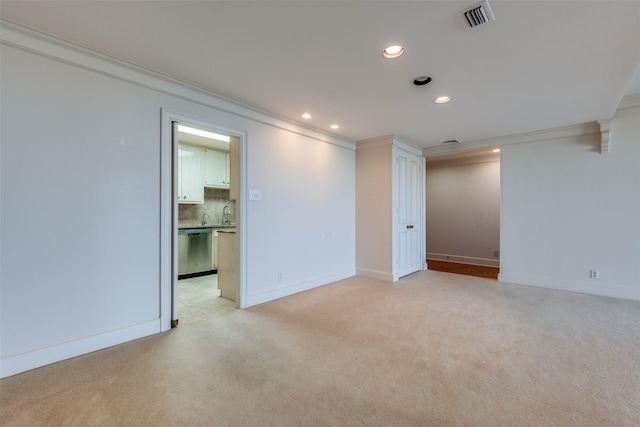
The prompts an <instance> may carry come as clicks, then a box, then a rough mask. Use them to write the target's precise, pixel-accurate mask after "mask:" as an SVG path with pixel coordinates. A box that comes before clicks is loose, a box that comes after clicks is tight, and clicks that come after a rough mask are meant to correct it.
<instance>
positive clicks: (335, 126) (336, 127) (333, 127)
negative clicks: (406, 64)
mask: <svg viewBox="0 0 640 427" xmlns="http://www.w3.org/2000/svg"><path fill="white" fill-rule="evenodd" d="M339 128H340V126H338V125H331V129H339Z"/></svg>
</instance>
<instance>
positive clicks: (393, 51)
mask: <svg viewBox="0 0 640 427" xmlns="http://www.w3.org/2000/svg"><path fill="white" fill-rule="evenodd" d="M403 53H404V48H403V47H402V46H399V45H393V46H389V47H388V48H386V49H385V50H383V51H382V56H384V57H385V58H388V59H394V58H397V57H399V56H401V55H402V54H403Z"/></svg>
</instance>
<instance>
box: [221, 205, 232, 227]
mask: <svg viewBox="0 0 640 427" xmlns="http://www.w3.org/2000/svg"><path fill="white" fill-rule="evenodd" d="M230 216H231V209H229V206H225V207H224V208H222V225H229V224H231V218H230Z"/></svg>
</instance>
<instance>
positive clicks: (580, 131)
mask: <svg viewBox="0 0 640 427" xmlns="http://www.w3.org/2000/svg"><path fill="white" fill-rule="evenodd" d="M599 132H600V128H599V126H598V123H597V122H591V123H583V124H579V125H573V126H563V127H558V128H553V129H544V130H538V131H533V132H526V133H520V134H515V135H505V136H498V137H495V138H486V139H478V140H475V141H466V142H463V143H460V144H454V145H442V146H440V145H439V146H435V147H427V148H424V149H423V150H422V155H423V156H430V155H434V154H447V153H457V152H463V151H472V150H479V149H483V148H491V147H496V146H500V147H502V146H505V145H513V144H524V143H528V142H540V141H548V140H551V139H559V138H569V137H574V136H582V135H589V134H593V133H599Z"/></svg>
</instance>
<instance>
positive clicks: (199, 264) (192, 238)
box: [178, 228, 213, 276]
mask: <svg viewBox="0 0 640 427" xmlns="http://www.w3.org/2000/svg"><path fill="white" fill-rule="evenodd" d="M211 238H212V230H211V229H210V228H187V229H183V230H178V276H185V275H188V274H197V273H205V272H208V271H211V270H212V268H213V253H212V247H211V244H212V240H211Z"/></svg>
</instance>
